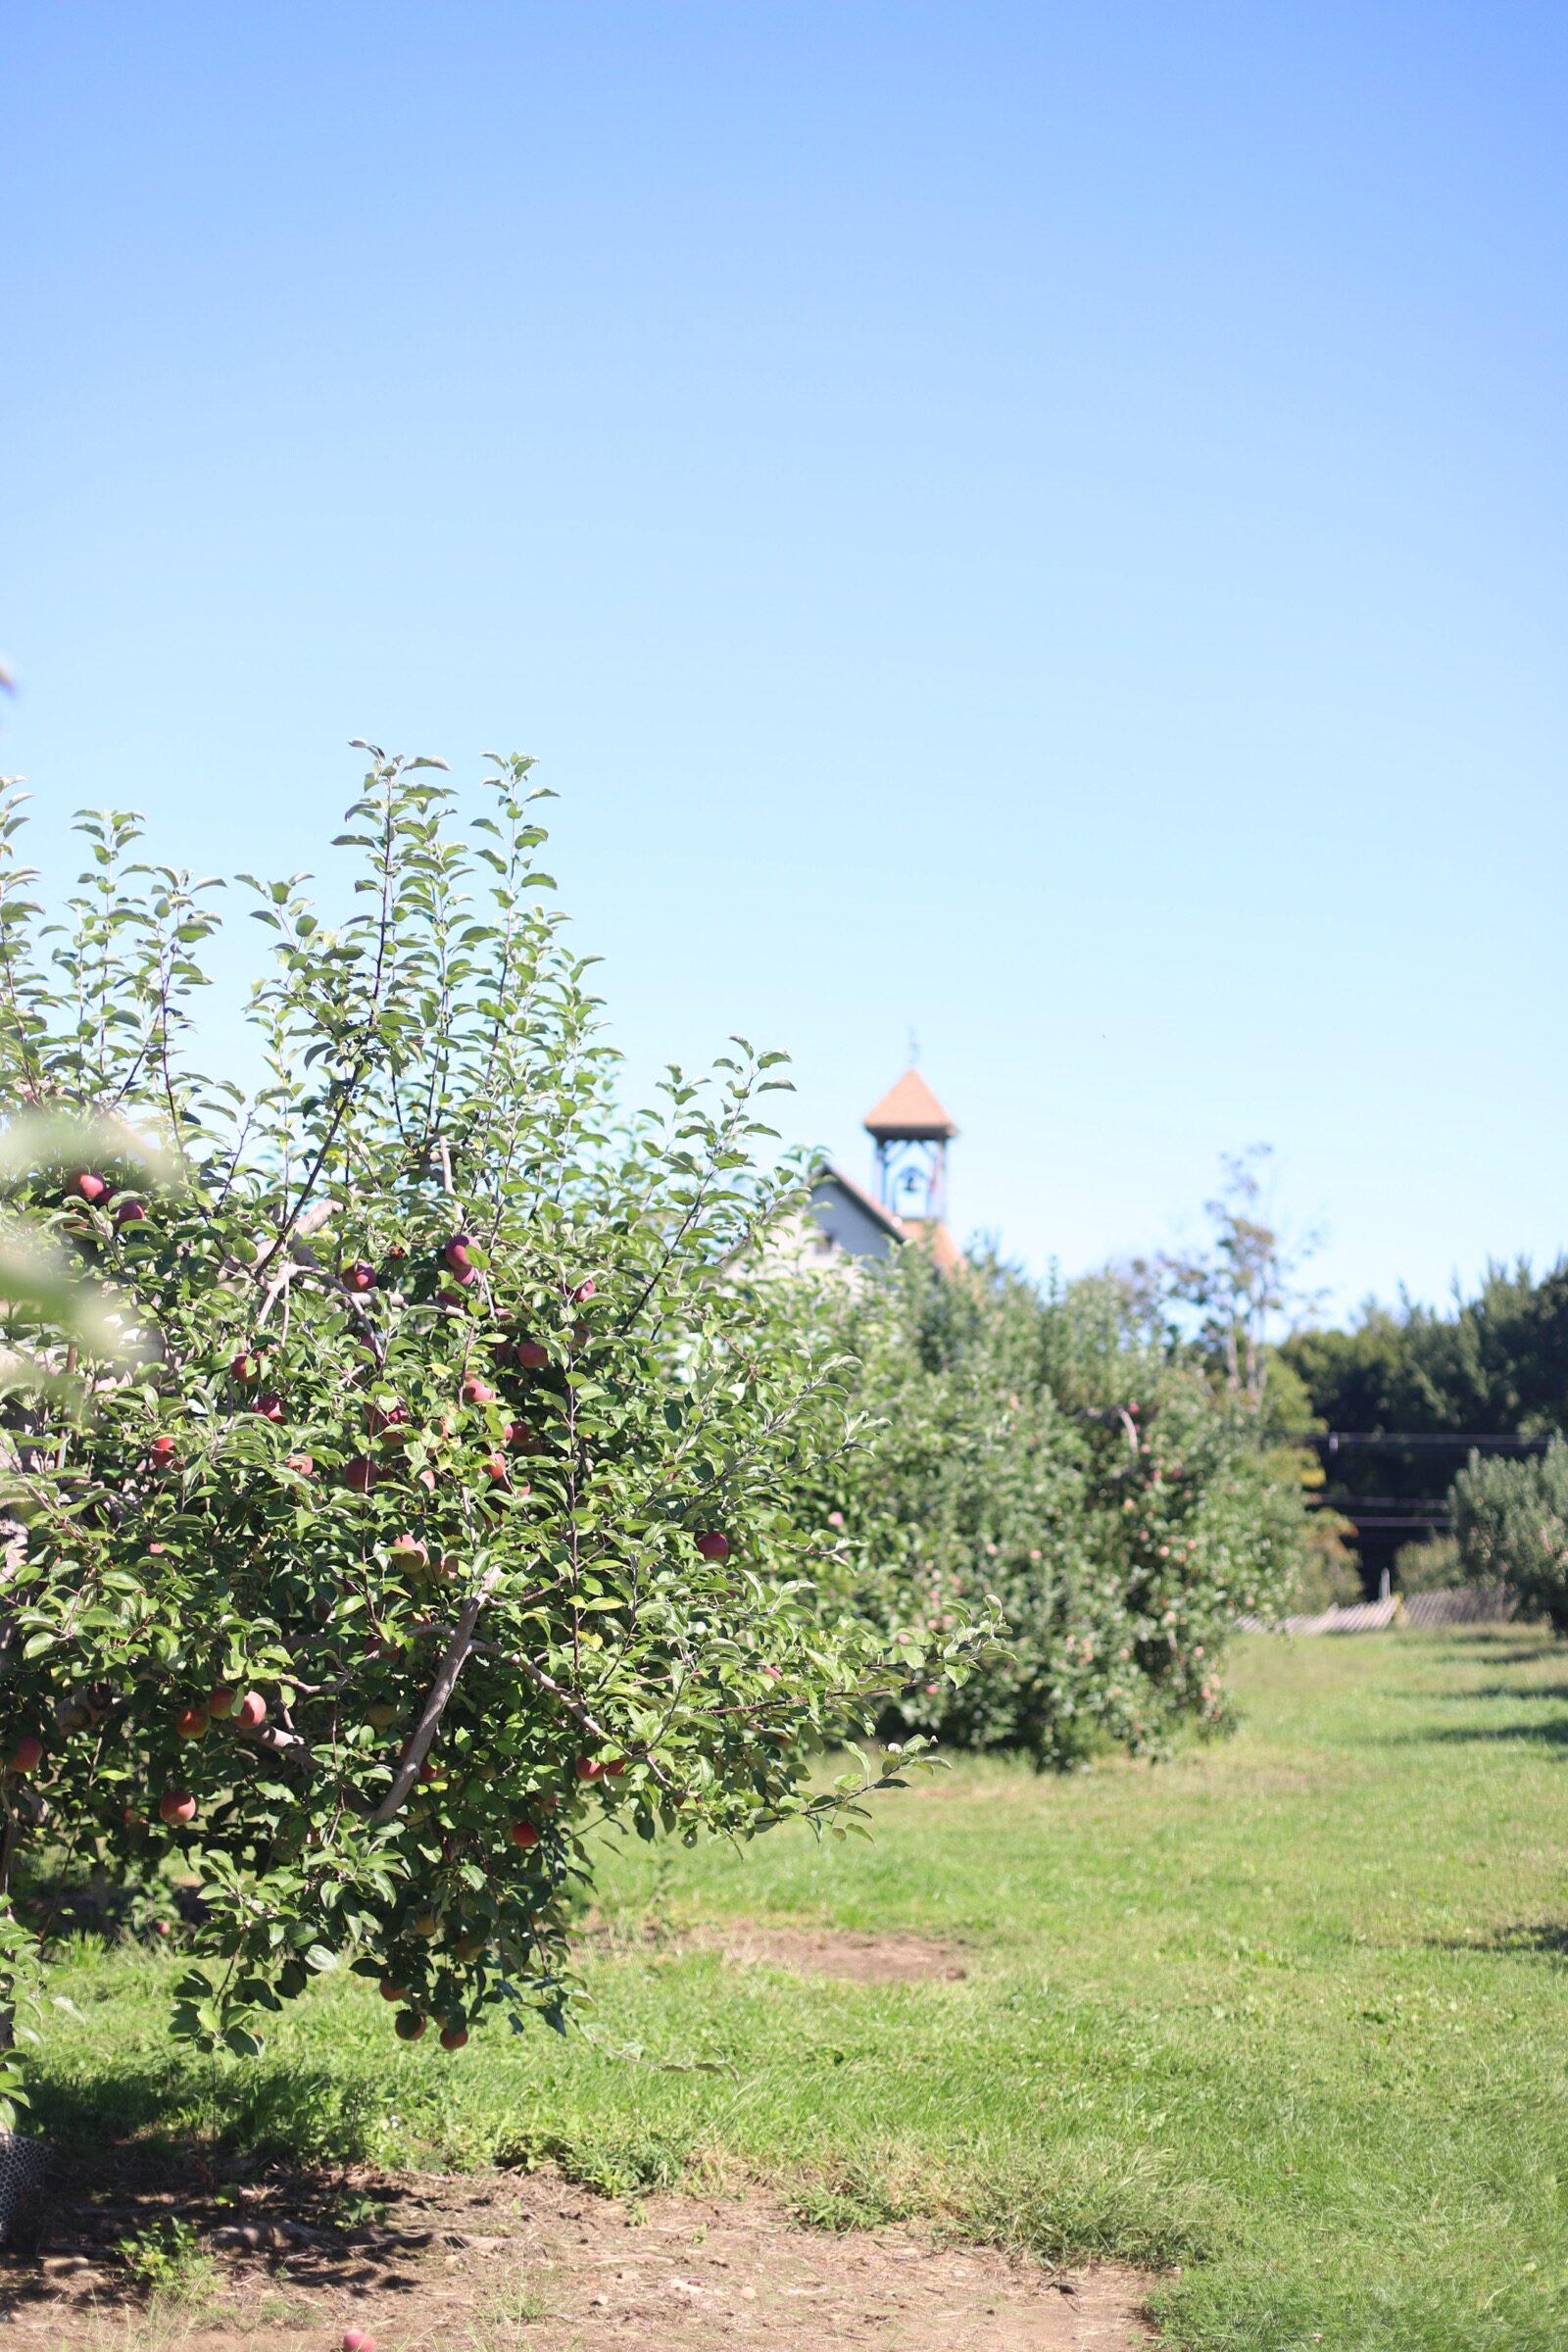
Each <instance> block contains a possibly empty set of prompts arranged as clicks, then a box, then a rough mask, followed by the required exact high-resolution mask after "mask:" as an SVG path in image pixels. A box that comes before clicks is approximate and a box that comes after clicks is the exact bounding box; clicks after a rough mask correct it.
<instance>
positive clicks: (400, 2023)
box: [397, 2009, 425, 2041]
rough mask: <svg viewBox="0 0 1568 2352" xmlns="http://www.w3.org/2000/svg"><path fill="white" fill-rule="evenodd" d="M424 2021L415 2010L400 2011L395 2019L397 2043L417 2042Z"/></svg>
mask: <svg viewBox="0 0 1568 2352" xmlns="http://www.w3.org/2000/svg"><path fill="white" fill-rule="evenodd" d="M424 2028H425V2020H424V2019H423V2017H421V2016H420V2014H419V2012H418V2010H417V2009H400V2010H399V2011H398V2019H397V2035H398V2039H399V2041H417V2040H418V2038H419V2035H420V2034H422V2033H423V2032H424Z"/></svg>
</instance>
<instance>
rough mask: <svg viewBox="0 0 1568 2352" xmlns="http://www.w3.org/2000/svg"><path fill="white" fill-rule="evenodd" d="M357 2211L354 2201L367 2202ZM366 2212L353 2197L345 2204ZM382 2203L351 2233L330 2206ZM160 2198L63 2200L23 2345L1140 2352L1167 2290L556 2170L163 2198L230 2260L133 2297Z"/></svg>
mask: <svg viewBox="0 0 1568 2352" xmlns="http://www.w3.org/2000/svg"><path fill="white" fill-rule="evenodd" d="M356 2200H357V2202H356ZM346 2201H347V2202H346ZM372 2205H373V2206H374V2207H376V2208H378V2209H379V2210H378V2211H377V2212H376V2215H375V2218H374V2220H373V2221H371V2222H369V2223H368V2224H365V2223H361V2224H360V2225H359V2226H349V2227H343V2226H341V2222H339V2224H338V2226H334V2223H333V2218H332V2217H333V2214H334V2213H335V2214H337V2215H338V2216H339V2217H341V2216H342V2215H343V2213H344V2212H345V2210H355V2211H359V2212H364V2211H365V2210H366V2209H367V2208H368V2207H369V2206H372ZM158 2210H159V2208H158V2206H157V2203H156V2201H154V2200H152V2199H149V2198H143V2199H141V2200H140V2201H139V2203H138V2204H137V2205H136V2206H135V2207H134V2208H130V2207H125V2206H121V2207H114V2206H110V2205H108V2204H107V2203H106V2202H105V2200H103V2199H102V2198H95V2199H89V2200H86V2201H84V2202H82V2203H78V2204H76V2205H74V2206H72V2205H69V2204H68V2205H65V2206H60V2207H57V2208H56V2209H55V2211H54V2213H53V2215H52V2217H50V2219H49V2220H48V2222H47V2225H46V2228H45V2232H44V2239H43V2245H42V2249H41V2251H40V2253H39V2255H38V2256H37V2257H36V2258H35V2259H31V2260H27V2261H23V2260H21V2259H19V2258H15V2257H12V2258H6V2259H5V2261H4V2264H3V2267H0V2292H3V2295H4V2303H5V2320H6V2322H7V2324H8V2327H9V2329H10V2331H12V2340H13V2341H15V2342H17V2343H18V2344H19V2345H25V2344H27V2343H37V2344H39V2345H40V2346H41V2345H44V2344H48V2345H56V2344H59V2345H66V2346H71V2347H81V2348H82V2352H109V2347H110V2346H111V2345H113V2346H116V2347H118V2352H166V2348H167V2352H173V2348H174V2347H176V2346H177V2347H180V2348H181V2352H335V2347H337V2346H338V2345H339V2344H340V2343H341V2340H342V2335H343V2331H344V2329H345V2328H348V2327H360V2328H365V2329H368V2331H369V2332H370V2333H371V2334H372V2335H373V2336H374V2338H375V2342H376V2345H377V2352H437V2348H439V2352H601V2348H602V2347H614V2348H615V2352H665V2348H666V2347H668V2346H670V2345H672V2344H677V2343H678V2344H679V2345H681V2346H682V2347H683V2348H685V2347H689V2352H743V2348H744V2352H852V2347H853V2348H854V2352H864V2348H865V2347H867V2346H870V2347H873V2348H874V2347H877V2346H885V2347H886V2348H887V2352H1137V2348H1139V2347H1146V2346H1148V2345H1149V2343H1150V2342H1151V2340H1152V2338H1151V2335H1150V2332H1149V2330H1148V2328H1147V2327H1145V2325H1144V2324H1143V2322H1142V2321H1141V2319H1140V2317H1139V2313H1140V2309H1141V2306H1142V2303H1143V2300H1144V2297H1145V2295H1146V2294H1147V2291H1148V2288H1149V2284H1150V2281H1149V2280H1147V2279H1144V2278H1139V2277H1138V2276H1137V2275H1136V2274H1133V2273H1131V2272H1127V2271H1123V2270H1118V2269H1115V2268H1111V2267H1104V2268H1095V2269H1089V2270H1085V2271H1083V2272H1080V2273H1077V2274H1073V2275H1071V2276H1069V2275H1066V2274H1061V2273H1057V2274H1053V2273H1050V2272H1047V2271H1045V2270H1043V2269H1041V2268H1039V2267H1038V2266H1036V2265H1021V2264H1014V2263H1010V2262H1008V2261H1007V2260H1006V2259H1005V2257H1004V2256H1002V2255H1000V2254H994V2253H990V2252H987V2251H983V2250H979V2249H976V2248H973V2247H954V2246H952V2245H950V2244H944V2243H940V2242H938V2241H937V2240H935V2239H934V2238H931V2237H926V2236H921V2235H919V2234H916V2233H914V2232H912V2231H908V2230H904V2229H877V2230H868V2231H862V2232H852V2233H845V2234H843V2235H823V2234H819V2233H816V2232H812V2231H809V2230H807V2229H800V2228H798V2227H797V2226H795V2225H794V2224H793V2223H792V2222H791V2220H790V2218H789V2216H788V2214H787V2213H786V2211H785V2209H784V2208H783V2206H782V2205H781V2204H780V2203H779V2202H778V2201H777V2200H776V2199H775V2198H772V2197H770V2196H767V2195H764V2194H763V2193H761V2192H760V2191H758V2190H755V2189H748V2190H746V2191H745V2192H743V2193H741V2194H738V2195H735V2196H712V2195H704V2196H679V2195H661V2196H657V2197H650V2198H648V2199H646V2200H645V2201H643V2202H641V2203H638V2204H634V2205H631V2206H627V2205H624V2204H620V2203H617V2202H615V2201H614V2200H613V2199H611V2198H606V2197H599V2196H596V2195H594V2194H592V2193H591V2192H589V2191H587V2190H584V2189H581V2188H577V2187H574V2186H572V2185H571V2184H569V2183H568V2182H566V2181H564V2180H562V2179H561V2177H560V2176H559V2175H558V2174H556V2173H553V2172H550V2171H544V2172H539V2173H535V2174H532V2175H528V2176H518V2175H515V2174H492V2175H486V2176H479V2177H476V2178H473V2179H459V2180H451V2179H437V2178H425V2177H422V2176H420V2177H417V2178H416V2179H415V2180H401V2181H396V2182H383V2181H378V2180H362V2181H360V2182H359V2183H358V2184H357V2186H356V2187H355V2188H354V2189H353V2191H352V2193H351V2192H349V2191H346V2190H345V2188H344V2185H343V2184H342V2183H333V2184H332V2186H331V2188H330V2190H328V2189H325V2188H323V2189H321V2190H320V2191H319V2192H317V2194H316V2195H315V2196H314V2198H313V2197H312V2196H309V2195H306V2194H302V2192H301V2191H300V2189H299V2187H298V2184H295V2185H294V2187H293V2189H292V2191H291V2192H287V2193H286V2192H285V2191H283V2190H282V2189H278V2188H273V2187H270V2186H268V2185H266V2184H261V2185H257V2186H255V2187H252V2188H250V2189H248V2190H247V2191H246V2192H245V2194H244V2196H243V2198H242V2200H241V2201H240V2203H239V2204H238V2205H237V2206H232V2205H231V2206H230V2207H229V2208H227V2209H226V2210H219V2209H216V2208H215V2207H214V2206H213V2205H212V2203H211V2202H205V2203H204V2202H203V2201H200V2200H196V2199H185V2200H176V2199H172V2198H166V2199H164V2200H163V2203H162V2208H161V2210H162V2213H163V2216H164V2218H165V2219H166V2220H167V2219H176V2218H178V2219H183V2220H185V2221H186V2222H187V2224H188V2226H190V2227H192V2228H194V2229H196V2232H197V2238H198V2242H199V2244H200V2246H201V2247H202V2249H203V2250H204V2251H205V2252H207V2253H209V2254H210V2255H211V2256H212V2258H213V2260H214V2263H215V2265H216V2275H215V2276H214V2278H212V2280H211V2281H210V2285H209V2289H208V2292H207V2293H206V2295H205V2296H204V2297H203V2298H200V2299H198V2300H196V2301H189V2300H187V2301H185V2302H183V2303H181V2302H178V2301H176V2300H173V2299H171V2298H170V2297H167V2296H166V2297H164V2298H161V2299H159V2298H155V2300H154V2301H153V2303H152V2304H151V2305H150V2306H149V2305H147V2304H146V2303H145V2302H143V2301H141V2300H139V2299H138V2298H137V2297H136V2296H135V2295H134V2294H133V2293H132V2292H131V2290H130V2286H129V2282H128V2279H127V2276H126V2273H125V2271H124V2269H123V2265H122V2264H121V2263H120V2261H119V2259H118V2257H117V2255H116V2253H115V2251H114V2249H115V2244H116V2241H117V2239H118V2238H119V2237H121V2236H123V2235H125V2234H126V2232H127V2230H128V2229H131V2228H133V2227H135V2228H140V2229H143V2230H145V2229H147V2228H148V2227H149V2225H150V2223H151V2222H152V2221H153V2220H154V2219H155V2217H156V2214H157V2212H158Z"/></svg>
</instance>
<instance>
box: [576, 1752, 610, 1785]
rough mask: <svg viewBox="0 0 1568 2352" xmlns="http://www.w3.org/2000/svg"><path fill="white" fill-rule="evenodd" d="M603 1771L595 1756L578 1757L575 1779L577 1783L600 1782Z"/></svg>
mask: <svg viewBox="0 0 1568 2352" xmlns="http://www.w3.org/2000/svg"><path fill="white" fill-rule="evenodd" d="M604 1770H605V1768H604V1766H603V1765H602V1764H601V1763H600V1761H599V1758H598V1757H597V1756H579V1757H578V1758H577V1778H578V1780H579V1781H597V1780H600V1779H602V1778H603V1775H604Z"/></svg>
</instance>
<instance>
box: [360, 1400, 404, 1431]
mask: <svg viewBox="0 0 1568 2352" xmlns="http://www.w3.org/2000/svg"><path fill="white" fill-rule="evenodd" d="M408 1418H409V1408H408V1406H407V1405H406V1404H400V1403H399V1401H398V1399H397V1398H396V1397H388V1398H386V1399H385V1400H384V1401H383V1400H382V1399H381V1398H379V1397H372V1399H371V1401H370V1402H369V1403H368V1405H367V1406H366V1408H365V1426H366V1428H367V1429H368V1431H369V1433H370V1435H371V1437H372V1438H379V1437H384V1436H385V1434H386V1432H387V1431H388V1430H389V1429H401V1428H403V1427H404V1425H405V1424H406V1422H407V1421H408Z"/></svg>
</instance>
